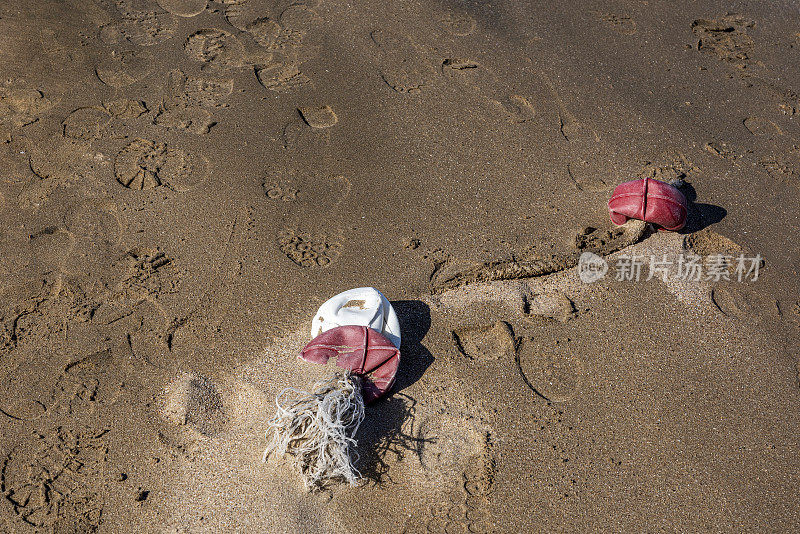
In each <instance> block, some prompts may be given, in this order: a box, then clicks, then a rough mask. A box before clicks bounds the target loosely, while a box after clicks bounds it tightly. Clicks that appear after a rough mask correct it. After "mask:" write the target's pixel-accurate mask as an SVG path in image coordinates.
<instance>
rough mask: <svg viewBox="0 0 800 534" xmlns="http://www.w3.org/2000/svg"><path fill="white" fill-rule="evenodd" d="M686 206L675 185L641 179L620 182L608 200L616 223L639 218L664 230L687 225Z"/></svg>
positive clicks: (612, 218)
mask: <svg viewBox="0 0 800 534" xmlns="http://www.w3.org/2000/svg"><path fill="white" fill-rule="evenodd" d="M687 205H688V203H687V202H686V197H685V196H684V195H683V193H681V192H680V191H679V190H678V188H677V187H675V186H674V185H671V184H668V183H666V182H662V181H660V180H654V179H653V178H642V179H639V180H632V181H630V182H625V183H624V184H620V185H618V186H617V187H616V188H615V189H614V192H613V193H612V194H611V200H609V201H608V212H609V215H611V222H613V223H614V224H625V223H626V222H627V221H628V219H639V220H642V221H647V222H650V223H653V224H655V225H658V226H660V227H661V228H663V229H665V230H680V229H681V228H683V227H684V226H686V217H687V214H688V208H687Z"/></svg>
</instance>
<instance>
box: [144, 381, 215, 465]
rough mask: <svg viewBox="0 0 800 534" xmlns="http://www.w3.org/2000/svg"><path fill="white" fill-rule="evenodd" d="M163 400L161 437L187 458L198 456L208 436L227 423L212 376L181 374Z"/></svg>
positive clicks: (209, 437)
mask: <svg viewBox="0 0 800 534" xmlns="http://www.w3.org/2000/svg"><path fill="white" fill-rule="evenodd" d="M159 404H160V410H159V415H160V416H161V421H162V424H161V425H160V429H159V431H158V437H159V439H160V440H161V442H162V443H164V444H165V445H167V446H168V447H170V448H171V449H173V450H174V451H176V452H178V453H179V454H181V455H182V456H185V457H187V458H192V457H193V456H194V454H195V453H196V452H197V451H198V450H199V448H200V446H201V445H202V442H203V441H204V440H206V439H212V438H214V437H216V436H217V435H219V434H220V433H222V432H223V431H224V430H225V428H226V427H227V423H228V416H227V414H226V411H225V407H224V405H223V401H222V395H220V393H219V391H218V390H217V387H216V385H215V384H214V382H212V381H211V380H209V379H208V378H205V377H202V376H198V375H193V374H183V375H181V376H179V377H178V378H176V379H174V380H173V381H172V382H171V383H170V384H169V385H167V387H166V388H165V389H164V392H163V393H162V394H161V396H160V400H159Z"/></svg>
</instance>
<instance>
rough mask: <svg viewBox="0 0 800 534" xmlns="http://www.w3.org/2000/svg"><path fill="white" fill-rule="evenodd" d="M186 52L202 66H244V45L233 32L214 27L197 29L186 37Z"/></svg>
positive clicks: (223, 67)
mask: <svg viewBox="0 0 800 534" xmlns="http://www.w3.org/2000/svg"><path fill="white" fill-rule="evenodd" d="M183 48H184V50H185V51H186V54H187V55H188V56H189V57H190V58H191V59H194V60H195V61H200V62H202V63H204V64H205V65H204V66H203V68H206V67H208V68H221V69H226V68H234V67H242V66H244V56H245V50H244V45H242V43H241V42H240V41H239V39H237V38H236V37H235V36H234V35H233V34H231V33H229V32H226V31H224V30H219V29H216V28H210V29H202V30H198V31H196V32H195V33H193V34H192V35H190V36H189V37H187V38H186V42H185V43H184V45H183Z"/></svg>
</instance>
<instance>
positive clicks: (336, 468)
mask: <svg viewBox="0 0 800 534" xmlns="http://www.w3.org/2000/svg"><path fill="white" fill-rule="evenodd" d="M288 393H292V394H294V398H293V399H286V400H284V397H286V396H287V394H288ZM275 404H276V405H277V407H278V411H277V413H276V414H275V417H273V418H272V419H271V420H270V421H269V426H270V428H269V429H268V430H267V432H266V437H267V439H270V438H269V434H270V430H272V432H273V436H272V439H271V440H270V443H269V445H268V446H267V448H266V450H265V451H264V457H263V461H264V462H266V461H267V459H268V458H269V456H270V454H272V452H277V453H278V454H280V455H282V456H284V455H286V454H289V455H291V456H293V457H294V461H295V464H296V465H297V467H298V468H299V469H300V472H301V474H302V475H303V478H304V479H305V483H306V486H307V487H308V488H310V489H315V488H320V487H323V486H324V485H325V484H326V482H328V481H332V480H344V481H346V482H347V483H348V484H350V485H351V486H355V485H356V484H357V483H358V481H359V479H360V478H361V473H359V471H358V469H356V468H355V466H354V463H356V462H357V461H358V453H357V452H356V451H355V447H356V445H357V442H356V440H355V439H354V438H353V436H355V434H356V432H357V431H358V427H359V426H360V425H361V422H362V421H363V420H364V399H363V398H362V396H361V378H359V377H358V376H355V375H353V374H350V373H345V374H337V375H334V376H332V377H331V378H329V379H327V380H322V381H320V382H317V383H316V384H314V387H313V390H312V391H311V392H308V391H302V390H298V389H295V388H286V389H284V390H283V391H281V393H280V394H279V395H278V397H277V398H276V399H275Z"/></svg>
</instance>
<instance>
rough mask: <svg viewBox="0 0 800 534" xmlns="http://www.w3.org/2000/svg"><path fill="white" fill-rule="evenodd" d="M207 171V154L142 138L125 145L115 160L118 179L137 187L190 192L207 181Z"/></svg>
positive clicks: (125, 184)
mask: <svg viewBox="0 0 800 534" xmlns="http://www.w3.org/2000/svg"><path fill="white" fill-rule="evenodd" d="M207 170H208V161H207V160H206V159H205V158H204V157H203V156H198V155H195V154H193V153H189V152H186V151H184V150H181V149H177V148H171V147H169V146H167V144H166V143H159V142H156V141H151V140H149V139H142V138H139V139H134V140H133V141H132V142H131V143H130V144H128V145H127V146H126V147H125V148H123V149H122V150H121V151H120V152H119V154H118V155H117V158H116V160H115V162H114V175H115V176H116V178H117V181H118V182H119V183H120V184H122V185H123V186H125V187H127V188H128V189H137V190H145V189H152V188H154V187H158V186H160V185H163V186H165V187H167V188H169V189H172V190H173V191H190V190H192V189H195V188H197V187H199V186H200V185H202V184H203V183H205V180H206V176H207Z"/></svg>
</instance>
